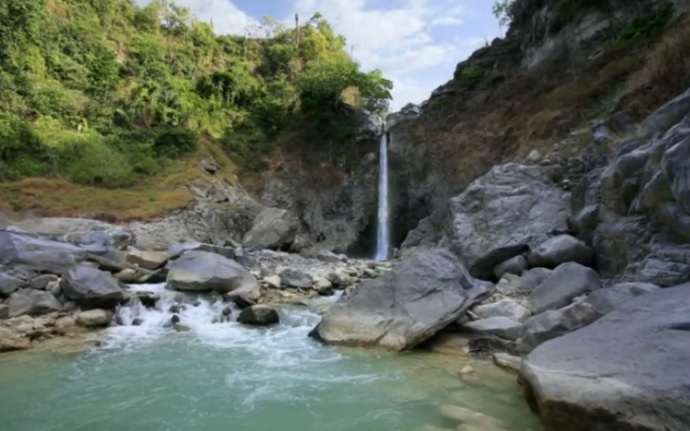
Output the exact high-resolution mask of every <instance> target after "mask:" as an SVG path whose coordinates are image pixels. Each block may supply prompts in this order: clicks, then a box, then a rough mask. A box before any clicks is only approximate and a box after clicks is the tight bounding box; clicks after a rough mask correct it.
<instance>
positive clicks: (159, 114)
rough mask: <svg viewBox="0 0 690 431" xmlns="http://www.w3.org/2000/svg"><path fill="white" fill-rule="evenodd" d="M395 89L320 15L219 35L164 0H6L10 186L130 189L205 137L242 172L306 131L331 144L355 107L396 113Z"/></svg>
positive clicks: (0, 171) (0, 162)
mask: <svg viewBox="0 0 690 431" xmlns="http://www.w3.org/2000/svg"><path fill="white" fill-rule="evenodd" d="M391 87H392V84H391V82H390V81H388V80H386V79H385V78H384V77H383V76H382V75H381V73H380V72H378V71H373V72H368V73H365V72H363V71H361V70H360V68H359V66H358V65H357V63H355V62H354V61H353V60H352V59H351V58H350V57H349V55H348V54H347V52H346V49H345V40H344V39H343V38H342V37H340V36H338V35H336V34H334V32H333V30H332V29H331V27H330V26H329V24H328V23H327V22H326V21H325V20H324V19H323V18H322V17H321V16H320V15H318V14H317V15H315V16H314V17H312V18H311V19H310V20H309V21H306V22H303V23H299V24H296V25H295V26H294V27H291V28H285V27H284V26H282V25H280V24H279V23H277V22H276V21H273V20H271V19H269V18H267V19H265V20H264V23H263V25H262V26H261V27H260V28H257V29H254V31H250V32H248V34H247V35H246V36H244V37H241V36H218V35H216V34H215V33H214V29H213V26H212V24H210V23H205V22H200V21H198V20H196V19H195V18H194V17H193V16H192V15H191V14H190V12H189V11H188V10H187V9H185V8H181V7H178V6H176V5H174V4H173V3H170V2H168V1H166V0H156V1H153V2H151V3H150V4H149V5H148V6H146V7H141V6H138V5H137V4H135V3H134V1H133V0H2V1H1V2H0V180H11V179H17V178H21V177H28V176H46V175H49V176H59V177H63V178H67V179H70V180H72V181H75V182H78V183H82V184H94V185H100V186H105V187H117V186H127V185H129V184H133V183H135V182H136V181H137V180H138V179H140V178H142V177H143V176H148V175H152V174H155V173H157V172H159V171H160V170H161V169H163V168H164V167H165V166H166V164H167V163H169V161H170V160H174V159H177V158H181V157H185V156H186V155H188V154H193V153H195V152H196V151H197V146H198V142H199V139H200V138H203V139H205V140H210V141H213V142H218V143H220V144H221V145H222V146H223V148H224V149H225V150H226V151H227V152H228V153H230V155H231V157H232V158H233V160H235V161H236V162H237V163H239V164H240V166H241V165H242V163H247V164H251V163H252V161H253V160H255V159H256V158H257V157H260V156H261V154H265V153H266V152H267V151H269V150H270V145H271V144H270V142H271V141H272V139H273V138H275V137H276V136H277V135H279V134H280V133H281V132H283V131H285V130H286V129H287V128H288V127H291V125H294V124H306V125H308V126H309V127H311V129H312V131H313V132H314V133H312V136H314V137H315V139H314V140H315V142H319V143H322V144H323V143H326V142H329V145H332V144H333V142H335V141H337V140H339V139H340V140H342V138H343V137H344V135H343V131H347V130H349V129H348V127H347V126H348V125H349V124H350V123H351V121H348V115H347V114H346V112H347V110H344V109H343V102H347V103H349V104H350V105H354V106H357V107H363V108H368V109H370V110H373V111H385V109H386V108H387V103H388V101H389V100H390V89H391ZM250 167H251V166H250Z"/></svg>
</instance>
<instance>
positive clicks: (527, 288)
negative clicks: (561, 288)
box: [496, 268, 553, 296]
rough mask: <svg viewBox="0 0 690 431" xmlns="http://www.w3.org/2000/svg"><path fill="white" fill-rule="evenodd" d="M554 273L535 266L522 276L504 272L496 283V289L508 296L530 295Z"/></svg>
mask: <svg viewBox="0 0 690 431" xmlns="http://www.w3.org/2000/svg"><path fill="white" fill-rule="evenodd" d="M552 273H553V271H552V270H550V269H545V268H534V269H530V270H529V271H525V272H524V273H523V274H522V275H521V276H517V275H514V274H510V273H508V274H504V275H503V277H502V278H501V280H500V281H499V282H498V284H497V285H496V290H497V291H498V292H499V293H501V294H503V295H508V296H523V295H529V294H530V293H532V291H533V290H534V289H536V288H537V286H539V285H540V284H541V283H542V282H543V281H544V280H545V279H546V278H547V277H548V276H549V275H551V274H552Z"/></svg>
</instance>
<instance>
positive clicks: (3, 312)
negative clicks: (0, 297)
mask: <svg viewBox="0 0 690 431" xmlns="http://www.w3.org/2000/svg"><path fill="white" fill-rule="evenodd" d="M9 317H10V306H9V305H7V304H0V319H9Z"/></svg>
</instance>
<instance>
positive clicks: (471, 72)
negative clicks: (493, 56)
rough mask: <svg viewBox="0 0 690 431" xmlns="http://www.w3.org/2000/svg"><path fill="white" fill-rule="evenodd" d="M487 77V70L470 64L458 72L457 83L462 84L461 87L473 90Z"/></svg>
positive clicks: (456, 75)
mask: <svg viewBox="0 0 690 431" xmlns="http://www.w3.org/2000/svg"><path fill="white" fill-rule="evenodd" d="M486 76H487V71H486V70H484V69H482V68H481V67H479V66H477V65H476V64H468V65H467V66H465V67H463V68H461V69H459V70H458V71H457V72H456V74H455V81H456V82H457V83H458V84H460V86H461V87H463V88H467V89H470V90H472V89H474V88H475V87H476V86H477V85H479V84H480V83H481V82H482V81H483V80H484V78H486Z"/></svg>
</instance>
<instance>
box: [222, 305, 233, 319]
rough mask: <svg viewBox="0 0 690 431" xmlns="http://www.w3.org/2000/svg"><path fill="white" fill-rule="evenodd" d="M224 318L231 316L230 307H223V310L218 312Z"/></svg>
mask: <svg viewBox="0 0 690 431" xmlns="http://www.w3.org/2000/svg"><path fill="white" fill-rule="evenodd" d="M220 314H222V315H223V316H225V317H228V316H231V315H232V307H225V308H223V311H221V312H220Z"/></svg>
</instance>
